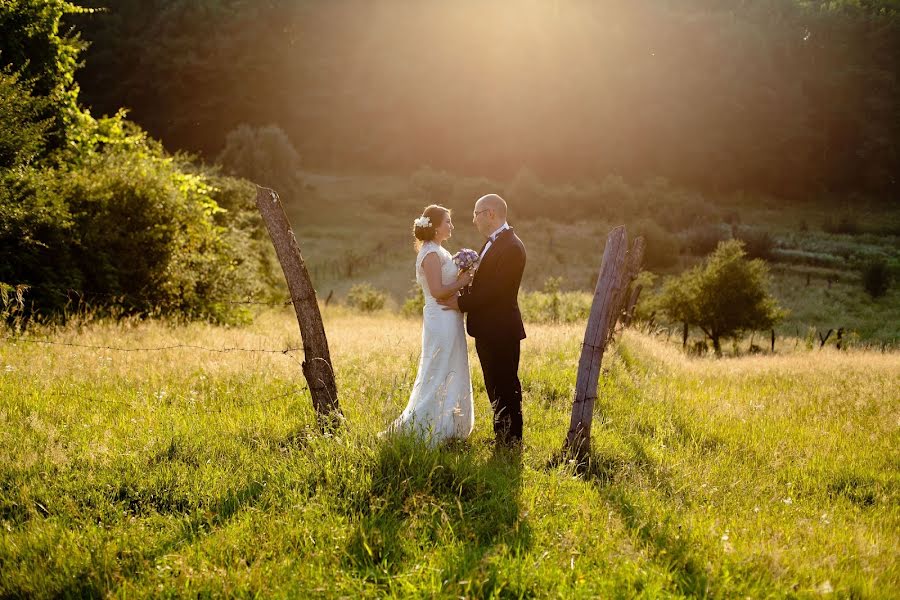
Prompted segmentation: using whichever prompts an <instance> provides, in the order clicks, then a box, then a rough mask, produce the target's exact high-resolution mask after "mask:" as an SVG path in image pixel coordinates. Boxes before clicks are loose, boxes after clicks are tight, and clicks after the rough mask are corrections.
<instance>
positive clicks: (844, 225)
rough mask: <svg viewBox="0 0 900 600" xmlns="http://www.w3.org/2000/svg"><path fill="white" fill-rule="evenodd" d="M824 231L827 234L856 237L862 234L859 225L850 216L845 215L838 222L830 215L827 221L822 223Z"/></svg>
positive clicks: (826, 218)
mask: <svg viewBox="0 0 900 600" xmlns="http://www.w3.org/2000/svg"><path fill="white" fill-rule="evenodd" d="M822 231H824V232H826V233H842V234H847V235H856V234H858V233H860V229H859V223H858V222H857V220H856V219H855V218H854V217H852V216H850V215H843V216H842V217H841V218H840V219H839V220H837V221H834V220H833V219H832V217H831V216H830V215H829V216H827V217H825V221H824V222H823V223H822Z"/></svg>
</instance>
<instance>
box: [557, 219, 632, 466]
mask: <svg viewBox="0 0 900 600" xmlns="http://www.w3.org/2000/svg"><path fill="white" fill-rule="evenodd" d="M627 248H628V242H627V235H626V233H625V227H622V226H619V227H616V228H615V229H613V230H612V231H611V232H610V233H609V236H608V237H607V238H606V249H605V250H604V251H603V261H602V263H601V265H600V275H599V277H598V278H597V286H596V288H595V289H594V300H593V303H592V304H591V314H590V316H589V317H588V324H587V329H586V330H585V332H584V342H583V343H582V344H581V358H580V359H579V361H578V377H577V379H576V382H575V399H574V400H573V402H572V419H571V421H570V424H569V432H568V434H567V435H566V441H565V444H564V445H563V451H564V452H565V453H567V454H570V455H574V457H575V458H576V459H577V460H578V462H579V463H581V462H583V461H584V459H586V458H587V457H588V456H589V454H590V450H591V422H592V420H593V415H594V401H595V400H596V399H597V383H598V381H599V379H600V363H601V361H602V360H603V351H604V350H605V349H606V344H607V340H608V339H609V332H610V329H611V327H613V326H615V323H616V321H615V319H614V318H613V317H612V313H615V311H616V310H617V309H618V302H619V301H620V300H619V299H620V297H621V295H622V290H623V287H622V286H623V284H624V282H625V280H624V278H623V277H622V271H623V269H624V268H625V253H626V250H627Z"/></svg>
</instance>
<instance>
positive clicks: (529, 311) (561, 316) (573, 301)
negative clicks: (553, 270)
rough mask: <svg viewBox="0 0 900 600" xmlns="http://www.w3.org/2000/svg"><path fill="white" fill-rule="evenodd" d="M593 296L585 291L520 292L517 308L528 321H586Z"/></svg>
mask: <svg viewBox="0 0 900 600" xmlns="http://www.w3.org/2000/svg"><path fill="white" fill-rule="evenodd" d="M550 279H555V278H550ZM593 298H594V297H593V295H591V294H588V293H585V292H559V291H549V292H548V291H542V292H522V293H520V294H519V310H520V311H521V312H522V319H524V320H525V321H527V322H529V323H580V322H584V323H586V322H587V318H588V315H589V314H590V312H591V302H592V301H593Z"/></svg>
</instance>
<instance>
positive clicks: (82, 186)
mask: <svg viewBox="0 0 900 600" xmlns="http://www.w3.org/2000/svg"><path fill="white" fill-rule="evenodd" d="M6 180H7V183H8V184H9V185H5V186H4V193H0V213H4V214H6V215H9V217H10V218H8V219H3V223H4V224H3V226H2V227H0V280H2V281H7V282H10V283H13V284H20V283H23V284H29V285H31V286H32V290H31V295H30V298H31V299H32V300H33V301H34V306H35V308H36V309H37V310H40V311H42V312H46V313H53V312H58V311H61V310H62V308H63V307H64V306H65V304H66V302H67V301H68V299H69V296H70V295H71V291H70V290H76V291H77V292H78V293H81V292H83V293H84V295H83V299H84V300H86V301H87V302H89V303H91V304H93V305H104V304H113V303H124V313H123V314H168V315H180V316H185V317H187V318H201V319H206V318H209V319H213V320H219V321H233V320H235V319H239V318H240V313H239V311H238V310H237V307H236V305H233V304H229V300H231V299H235V298H243V297H245V296H246V295H247V294H249V293H250V292H251V291H252V290H253V289H255V288H256V287H258V285H259V284H258V283H257V282H258V281H259V279H260V277H259V275H260V271H259V265H260V260H259V259H260V257H261V256H262V255H263V254H264V250H262V249H261V248H262V244H263V243H264V242H263V241H262V239H261V238H256V239H254V238H253V236H252V232H251V231H250V229H249V228H246V224H245V223H242V222H241V220H240V219H239V218H238V216H239V213H240V211H238V210H236V209H233V210H232V211H225V210H224V209H222V208H221V207H220V206H219V205H218V204H217V203H216V201H215V199H214V195H216V194H217V193H219V192H218V191H217V190H216V189H215V188H214V187H213V186H212V183H213V182H214V179H211V178H210V177H208V176H206V175H204V174H201V173H196V172H192V167H191V165H190V164H188V163H186V162H185V161H183V160H181V159H175V158H172V157H168V156H166V155H165V154H164V152H163V151H162V148H161V147H160V146H159V145H158V144H156V143H155V142H152V141H147V140H141V141H139V142H133V143H129V144H110V145H108V146H107V147H106V148H105V149H103V150H102V151H100V152H93V153H90V154H88V155H87V156H86V157H84V158H83V164H81V165H76V166H69V167H66V168H57V169H45V170H43V171H36V170H24V171H21V172H18V173H17V174H15V175H13V174H7V176H6ZM230 201H232V202H237V200H234V199H232V200H230ZM244 202H248V200H246V199H245V200H244Z"/></svg>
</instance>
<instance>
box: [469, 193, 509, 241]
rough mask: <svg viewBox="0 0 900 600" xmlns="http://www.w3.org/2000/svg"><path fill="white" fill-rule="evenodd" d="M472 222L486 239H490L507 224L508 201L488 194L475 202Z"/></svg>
mask: <svg viewBox="0 0 900 600" xmlns="http://www.w3.org/2000/svg"><path fill="white" fill-rule="evenodd" d="M472 222H473V223H474V224H475V227H476V228H477V229H478V231H479V233H481V235H483V236H484V237H488V236H489V235H491V234H492V233H493V232H494V231H496V230H497V229H499V228H500V226H501V225H503V224H504V223H505V222H506V201H505V200H504V199H503V198H501V197H500V196H498V195H497V194H487V195H486V196H482V197H481V198H479V199H478V200H477V201H476V202H475V210H473V211H472Z"/></svg>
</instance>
